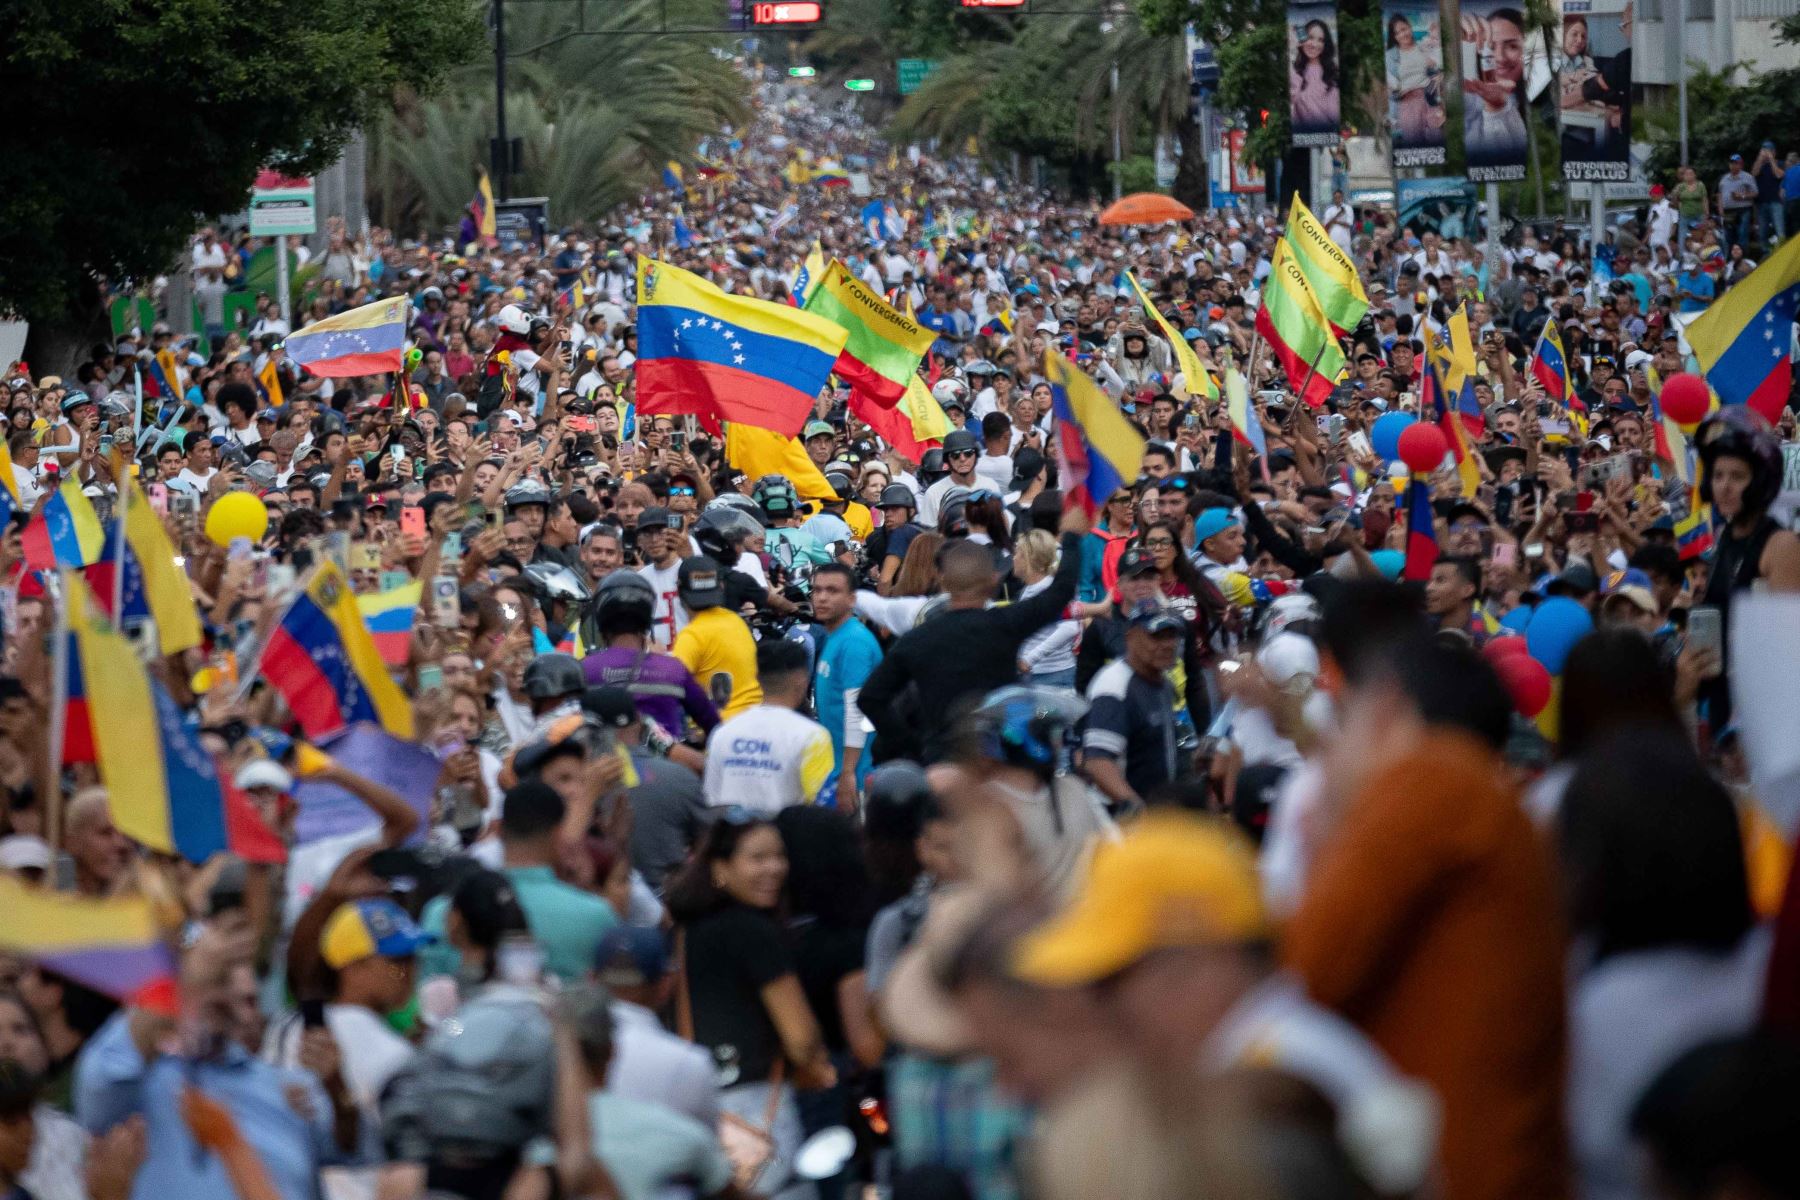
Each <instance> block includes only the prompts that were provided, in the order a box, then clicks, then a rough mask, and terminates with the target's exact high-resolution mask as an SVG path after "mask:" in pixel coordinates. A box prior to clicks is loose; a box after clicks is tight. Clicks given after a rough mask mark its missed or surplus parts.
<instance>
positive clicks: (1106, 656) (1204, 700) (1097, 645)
mask: <svg viewBox="0 0 1800 1200" xmlns="http://www.w3.org/2000/svg"><path fill="white" fill-rule="evenodd" d="M1158 590H1159V589H1158V587H1157V581H1156V560H1154V559H1152V558H1151V557H1150V553H1149V551H1147V550H1142V549H1139V548H1137V547H1133V548H1132V549H1130V550H1127V551H1126V552H1125V553H1124V554H1122V555H1120V556H1119V582H1118V585H1117V586H1116V587H1115V588H1114V589H1113V611H1112V612H1111V614H1109V615H1108V616H1104V617H1095V618H1094V619H1093V620H1092V621H1090V622H1088V627H1087V628H1086V629H1084V630H1082V633H1081V652H1080V653H1079V654H1077V655H1076V657H1075V690H1076V691H1078V692H1080V693H1081V694H1082V695H1084V696H1085V695H1087V689H1088V684H1089V683H1091V682H1093V679H1094V676H1095V675H1098V674H1099V673H1100V669H1101V668H1102V667H1104V666H1105V665H1106V664H1107V663H1109V662H1112V661H1113V660H1114V659H1116V658H1122V657H1124V654H1125V631H1126V628H1127V626H1128V625H1129V624H1130V622H1129V621H1128V620H1127V618H1126V614H1127V613H1130V612H1131V611H1132V610H1133V609H1135V608H1136V607H1137V606H1138V605H1139V604H1141V603H1143V602H1144V601H1146V600H1156V599H1158ZM1183 624H1184V626H1185V631H1184V632H1183V634H1182V638H1181V668H1182V673H1183V675H1184V677H1185V679H1184V690H1183V693H1182V699H1183V700H1184V701H1185V702H1186V704H1187V711H1188V716H1189V717H1191V718H1192V719H1193V722H1194V728H1195V730H1196V731H1198V732H1200V733H1205V732H1206V727H1207V726H1208V725H1209V724H1211V723H1212V707H1211V700H1210V698H1209V697H1208V696H1207V694H1206V660H1205V658H1204V657H1203V656H1204V654H1205V651H1206V646H1205V644H1204V643H1202V642H1201V640H1200V637H1199V635H1198V633H1197V632H1196V630H1197V629H1198V626H1196V625H1194V623H1193V622H1191V621H1188V622H1184V623H1183Z"/></svg>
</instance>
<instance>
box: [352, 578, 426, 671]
mask: <svg viewBox="0 0 1800 1200" xmlns="http://www.w3.org/2000/svg"><path fill="white" fill-rule="evenodd" d="M424 594H425V584H424V583H423V582H422V581H420V580H417V579H415V580H413V581H412V582H411V583H403V584H401V585H400V586H399V587H397V588H389V589H388V590H387V591H385V592H374V593H371V594H369V595H366V596H358V597H357V598H356V607H357V611H359V612H361V613H362V617H363V621H364V622H365V623H366V624H367V625H368V627H369V636H370V637H372V638H374V639H375V649H376V650H377V651H378V652H379V653H380V654H381V661H382V662H384V663H386V664H387V665H388V666H390V667H404V666H405V665H406V660H407V657H408V656H409V655H410V654H411V652H412V632H413V621H414V620H415V619H416V618H417V617H418V615H419V601H420V598H421V597H423V595H424Z"/></svg>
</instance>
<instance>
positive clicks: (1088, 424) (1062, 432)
mask: <svg viewBox="0 0 1800 1200" xmlns="http://www.w3.org/2000/svg"><path fill="white" fill-rule="evenodd" d="M1044 375H1045V377H1046V378H1047V379H1048V380H1049V382H1050V405H1051V408H1052V409H1053V410H1054V411H1055V413H1056V449H1057V456H1058V458H1059V459H1060V460H1061V461H1060V464H1059V465H1060V468H1061V469H1060V471H1059V473H1058V477H1059V479H1060V480H1061V482H1062V491H1063V506H1064V507H1065V508H1067V507H1069V506H1071V505H1080V506H1081V507H1082V508H1083V509H1084V510H1085V511H1086V512H1087V513H1088V514H1089V515H1090V516H1092V515H1093V514H1094V513H1095V512H1096V511H1097V510H1098V509H1099V507H1100V506H1101V505H1102V504H1105V503H1106V502H1107V500H1109V499H1111V498H1112V495H1113V493H1115V492H1117V491H1118V490H1119V489H1120V488H1122V487H1124V486H1125V485H1126V484H1127V483H1129V482H1131V481H1132V480H1134V479H1136V478H1137V475H1138V470H1139V468H1140V467H1142V466H1143V462H1144V436H1143V435H1142V434H1140V433H1139V432H1138V431H1137V430H1136V429H1134V428H1132V426H1131V423H1130V422H1129V421H1127V420H1126V419H1125V414H1124V413H1122V412H1120V411H1119V406H1118V405H1117V404H1115V403H1113V401H1112V399H1111V398H1110V397H1108V396H1107V395H1106V393H1104V392H1102V391H1101V390H1100V389H1099V387H1098V386H1096V385H1095V383H1094V381H1093V380H1091V379H1089V378H1088V377H1087V376H1086V375H1084V374H1082V373H1081V370H1080V368H1078V367H1077V366H1076V365H1075V364H1074V363H1072V362H1070V361H1069V360H1068V359H1066V358H1064V357H1062V355H1060V354H1057V353H1056V352H1055V351H1054V350H1046V351H1045V352H1044Z"/></svg>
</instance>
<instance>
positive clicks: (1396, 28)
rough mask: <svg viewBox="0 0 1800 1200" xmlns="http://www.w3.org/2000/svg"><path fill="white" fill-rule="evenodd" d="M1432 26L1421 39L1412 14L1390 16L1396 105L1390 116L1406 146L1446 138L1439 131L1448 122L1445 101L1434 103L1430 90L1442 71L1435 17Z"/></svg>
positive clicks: (1391, 90) (1391, 86)
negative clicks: (1416, 34) (1445, 119)
mask: <svg viewBox="0 0 1800 1200" xmlns="http://www.w3.org/2000/svg"><path fill="white" fill-rule="evenodd" d="M1429 30H1430V32H1428V33H1427V34H1426V35H1425V38H1424V40H1423V41H1420V40H1419V39H1418V38H1417V37H1415V36H1414V33H1413V26H1412V18H1411V17H1410V16H1409V15H1408V14H1406V13H1403V12H1397V13H1395V14H1394V15H1393V16H1392V17H1390V18H1388V36H1387V44H1388V50H1387V85H1388V95H1389V96H1390V97H1391V98H1392V100H1393V105H1394V107H1393V111H1392V112H1391V113H1390V114H1389V116H1390V119H1392V121H1393V122H1394V140H1395V141H1396V142H1397V143H1399V144H1400V145H1402V146H1413V145H1436V144H1437V143H1438V142H1440V141H1442V140H1443V139H1442V135H1441V134H1440V133H1439V132H1438V131H1439V129H1441V128H1442V126H1443V123H1444V116H1443V108H1442V101H1441V100H1440V101H1439V103H1438V104H1437V105H1433V104H1432V103H1431V97H1430V93H1429V91H1428V89H1429V88H1430V87H1431V86H1432V84H1433V83H1435V82H1436V79H1437V76H1438V75H1439V73H1440V71H1441V68H1440V67H1439V66H1438V58H1439V55H1440V54H1441V53H1442V50H1441V49H1440V48H1439V44H1438V32H1437V22H1436V21H1435V20H1434V21H1432V22H1431V24H1430V26H1429ZM1434 118H1435V119H1434Z"/></svg>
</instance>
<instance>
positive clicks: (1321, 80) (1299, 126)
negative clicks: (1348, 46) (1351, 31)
mask: <svg viewBox="0 0 1800 1200" xmlns="http://www.w3.org/2000/svg"><path fill="white" fill-rule="evenodd" d="M1340 106H1341V98H1340V94H1339V91H1338V35H1337V5H1336V4H1335V3H1326V4H1316V3H1313V4H1295V3H1290V4H1289V5H1288V116H1289V124H1290V127H1291V129H1292V131H1293V143H1294V145H1296V146H1302V147H1310V146H1324V147H1327V148H1330V147H1335V146H1336V145H1337V144H1338V141H1339V128H1340V115H1339V114H1340Z"/></svg>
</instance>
